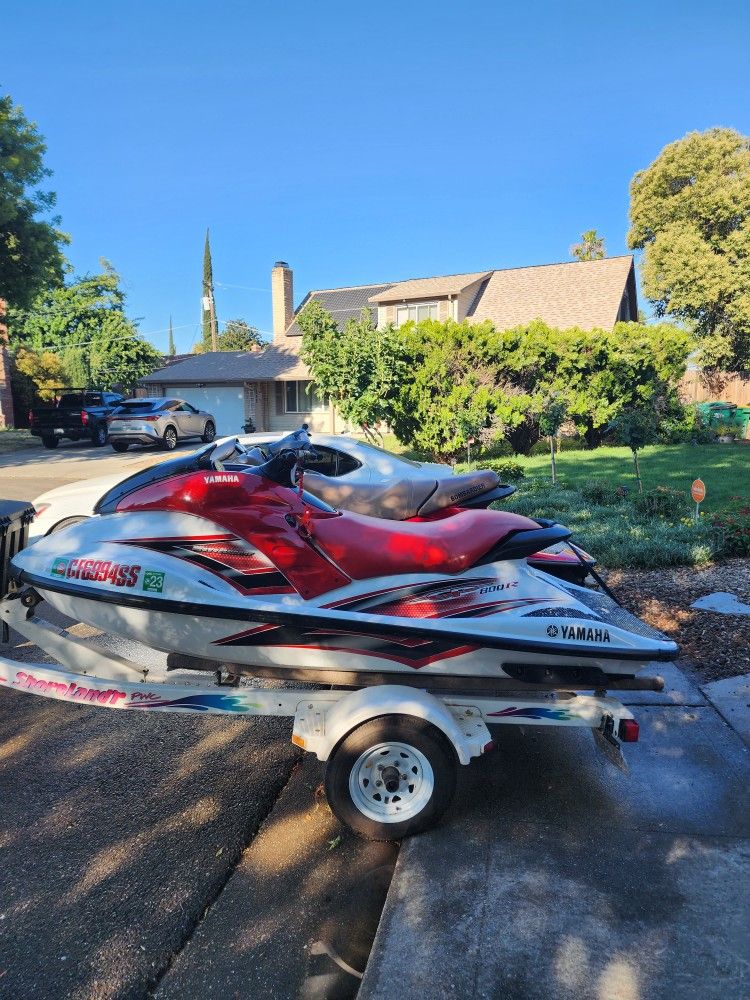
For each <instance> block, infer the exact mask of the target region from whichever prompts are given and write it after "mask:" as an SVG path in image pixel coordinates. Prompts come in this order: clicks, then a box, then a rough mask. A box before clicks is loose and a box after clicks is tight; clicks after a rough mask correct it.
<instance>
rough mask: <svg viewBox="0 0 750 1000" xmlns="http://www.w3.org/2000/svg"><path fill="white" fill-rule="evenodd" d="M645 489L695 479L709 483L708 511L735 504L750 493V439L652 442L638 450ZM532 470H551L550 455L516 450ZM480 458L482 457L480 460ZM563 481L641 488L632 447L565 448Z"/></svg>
mask: <svg viewBox="0 0 750 1000" xmlns="http://www.w3.org/2000/svg"><path fill="white" fill-rule="evenodd" d="M639 459H640V465H641V476H642V478H643V488H644V490H653V489H656V488H657V487H658V486H668V487H669V488H670V489H673V490H682V491H684V492H685V493H687V494H689V493H690V484H691V483H692V482H693V480H694V479H702V480H703V482H704V483H705V484H706V499H705V501H704V502H703V504H702V509H703V510H705V511H715V510H723V509H726V508H728V507H732V506H734V504H733V503H732V502H731V498H732V497H743V498H748V499H750V444H703V445H689V444H676V445H653V446H651V447H648V448H644V449H643V450H642V451H641V452H639ZM514 461H518V462H519V463H520V465H521V466H522V467H523V470H524V472H525V473H526V475H527V476H535V477H537V476H538V477H547V478H549V476H550V461H549V455H531V456H529V457H528V458H525V457H524V456H516V457H515V458H514ZM480 464H481V463H480ZM557 471H558V476H559V478H560V481H561V483H562V484H564V485H566V486H573V487H580V486H582V485H583V484H584V483H586V482H587V481H588V480H591V479H604V480H606V481H607V482H609V483H612V484H613V485H618V484H622V485H623V486H629V487H630V489H631V491H636V490H637V489H638V484H637V482H636V479H635V474H634V471H633V457H632V455H631V453H630V450H629V449H628V448H607V447H602V448H596V449H595V450H594V451H563V452H561V454H560V455H559V456H558V458H557Z"/></svg>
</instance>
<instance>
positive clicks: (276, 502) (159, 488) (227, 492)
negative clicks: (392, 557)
mask: <svg viewBox="0 0 750 1000" xmlns="http://www.w3.org/2000/svg"><path fill="white" fill-rule="evenodd" d="M307 509H309V508H307V507H306V505H305V504H304V503H303V502H302V500H301V498H300V497H299V495H298V494H297V493H295V492H294V491H293V490H290V489H287V488H284V487H282V486H277V485H276V484H275V483H272V482H271V481H270V480H268V479H264V478H263V477H261V476H257V475H253V474H252V473H229V472H190V473H187V474H185V475H182V476H174V477H173V478H171V479H163V480H159V481H158V482H156V483H153V484H151V485H150V486H146V487H144V488H143V489H141V490H137V491H136V492H134V493H131V494H130V495H129V496H127V497H125V498H124V499H123V500H121V501H120V503H119V504H118V505H117V510H118V511H136V510H140V511H148V510H174V511H180V512H181V513H185V514H197V515H199V516H200V517H205V518H208V519H209V520H211V521H215V522H216V523H217V524H219V525H221V526H222V527H224V528H229V529H230V530H231V531H233V532H234V533H235V534H236V535H238V536H239V537H240V538H244V539H246V540H247V541H248V542H250V543H251V544H252V545H254V546H256V548H258V549H259V550H260V551H261V552H262V553H263V554H264V555H266V556H268V558H269V559H270V560H271V562H272V563H273V564H274V565H275V566H276V567H277V569H279V571H280V572H281V573H283V574H284V576H285V577H286V578H287V580H288V581H289V582H290V583H291V584H292V586H293V587H294V588H295V590H296V591H297V592H298V593H299V594H300V595H301V596H302V597H305V598H311V597H317V596H318V595H319V594H325V593H327V592H328V591H329V590H335V589H337V588H338V587H344V586H345V585H346V584H347V583H350V582H351V580H350V578H349V577H348V576H347V575H346V574H345V573H343V572H342V571H341V570H340V569H339V568H338V567H337V566H335V565H333V564H332V563H331V562H330V561H329V560H328V559H326V557H325V556H324V555H322V554H321V553H320V552H318V551H317V550H316V548H315V547H314V545H313V544H311V542H310V540H308V539H307V538H306V537H305V536H304V535H303V533H301V532H300V531H299V530H298V529H297V528H296V527H295V523H296V522H298V521H300V520H301V519H302V517H303V515H304V514H305V511H306V510H307ZM287 516H291V518H292V520H293V523H292V524H290V523H289V522H288V521H287ZM313 516H314V517H315V518H316V519H317V518H320V519H331V520H338V519H339V517H340V515H338V514H336V513H328V512H326V511H322V510H317V509H315V510H314V511H313Z"/></svg>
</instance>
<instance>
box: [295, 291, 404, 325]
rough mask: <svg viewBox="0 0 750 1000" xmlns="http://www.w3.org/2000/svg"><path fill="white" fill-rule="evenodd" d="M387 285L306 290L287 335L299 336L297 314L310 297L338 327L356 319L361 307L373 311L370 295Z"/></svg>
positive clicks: (375, 293)
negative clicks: (330, 316) (306, 292)
mask: <svg viewBox="0 0 750 1000" xmlns="http://www.w3.org/2000/svg"><path fill="white" fill-rule="evenodd" d="M388 287H389V286H388V285H353V286H351V287H349V288H325V289H322V290H320V291H315V292H308V294H307V295H306V296H305V297H304V299H303V300H302V302H301V303H300V306H299V308H298V309H297V312H296V313H295V318H294V320H293V321H292V323H291V324H290V326H289V327H288V329H287V331H286V335H287V337H301V336H302V330H301V329H300V325H299V323H298V322H297V316H299V314H300V313H301V312H302V310H303V309H304V308H305V306H306V305H307V303H308V302H309V301H310V299H317V300H318V302H320V304H321V305H322V306H323V308H324V309H325V310H326V312H329V313H330V314H331V315H332V316H333V318H334V320H335V321H336V323H337V325H338V326H339V328H340V329H343V328H344V324H345V323H346V321H347V320H348V319H358V318H359V315H360V313H361V312H362V310H363V309H369V310H370V311H371V312H373V308H372V306H371V305H370V297H371V296H372V295H377V293H378V292H382V291H383V289H385V288H388Z"/></svg>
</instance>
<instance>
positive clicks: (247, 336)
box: [218, 319, 265, 351]
mask: <svg viewBox="0 0 750 1000" xmlns="http://www.w3.org/2000/svg"><path fill="white" fill-rule="evenodd" d="M264 346H265V341H264V340H263V338H262V337H261V335H260V333H258V330H257V329H256V328H255V327H254V326H250V325H249V324H248V323H246V322H245V320H244V319H230V320H228V322H227V324H226V326H225V327H224V330H223V332H222V333H220V334H219V337H218V347H219V350H220V351H253V350H257V349H258V348H259V347H264Z"/></svg>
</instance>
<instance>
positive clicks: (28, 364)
mask: <svg viewBox="0 0 750 1000" xmlns="http://www.w3.org/2000/svg"><path fill="white" fill-rule="evenodd" d="M15 360H16V368H17V369H18V371H19V372H21V374H22V375H26V376H27V377H28V378H30V379H31V381H32V382H33V383H34V386H35V388H36V393H37V395H38V396H39V398H40V399H44V400H47V401H48V400H52V399H54V398H55V389H59V388H62V387H63V386H65V385H67V376H66V374H65V371H64V369H63V365H62V361H61V359H60V355H59V354H53V353H52V352H51V351H41V352H37V351H30V350H29V349H28V348H26V347H22V348H20V349H19V351H18V353H17V354H16V359H15Z"/></svg>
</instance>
